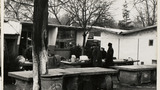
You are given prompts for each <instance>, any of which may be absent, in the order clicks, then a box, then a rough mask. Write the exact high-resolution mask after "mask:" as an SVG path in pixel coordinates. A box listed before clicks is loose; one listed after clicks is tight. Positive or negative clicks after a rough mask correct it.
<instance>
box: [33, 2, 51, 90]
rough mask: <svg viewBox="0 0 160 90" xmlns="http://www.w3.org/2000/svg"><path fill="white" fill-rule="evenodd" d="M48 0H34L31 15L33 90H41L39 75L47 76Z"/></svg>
mask: <svg viewBox="0 0 160 90" xmlns="http://www.w3.org/2000/svg"><path fill="white" fill-rule="evenodd" d="M47 25H48V0H34V15H33V53H32V54H33V55H32V56H33V90H41V80H40V75H41V74H47V73H48V71H47V68H46V62H47V59H48V57H47V56H48V53H47V46H48V39H47V37H48V31H47Z"/></svg>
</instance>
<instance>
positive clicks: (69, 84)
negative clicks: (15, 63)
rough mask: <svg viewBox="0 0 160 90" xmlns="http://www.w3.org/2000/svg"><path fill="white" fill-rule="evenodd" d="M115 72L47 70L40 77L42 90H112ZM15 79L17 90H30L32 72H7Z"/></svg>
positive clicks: (80, 69)
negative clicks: (45, 73)
mask: <svg viewBox="0 0 160 90" xmlns="http://www.w3.org/2000/svg"><path fill="white" fill-rule="evenodd" d="M115 73H117V70H114V69H107V68H100V67H93V68H66V69H49V73H48V74H47V75H42V76H41V85H42V90H97V89H98V88H99V89H102V90H113V83H112V78H111V76H112V75H113V74H115ZM8 75H9V76H10V77H13V78H15V80H16V88H17V90H32V87H33V76H32V71H18V72H9V73H8Z"/></svg>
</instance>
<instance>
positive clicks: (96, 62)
mask: <svg viewBox="0 0 160 90" xmlns="http://www.w3.org/2000/svg"><path fill="white" fill-rule="evenodd" d="M92 65H93V66H95V67H97V66H99V67H100V66H102V56H101V52H100V47H99V46H98V45H97V44H95V45H94V46H93V50H92Z"/></svg>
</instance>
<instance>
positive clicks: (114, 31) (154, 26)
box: [92, 25, 157, 35]
mask: <svg viewBox="0 0 160 90" xmlns="http://www.w3.org/2000/svg"><path fill="white" fill-rule="evenodd" d="M92 28H93V29H99V30H101V31H106V32H110V33H113V34H119V35H126V34H131V33H136V32H140V31H146V30H153V29H154V28H157V25H153V26H148V27H143V28H139V29H133V30H122V29H113V28H103V27H98V26H92Z"/></svg>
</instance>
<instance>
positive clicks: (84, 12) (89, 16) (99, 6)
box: [59, 0, 113, 54]
mask: <svg viewBox="0 0 160 90" xmlns="http://www.w3.org/2000/svg"><path fill="white" fill-rule="evenodd" d="M59 2H60V3H61V5H63V9H64V10H65V11H66V12H67V13H68V14H69V15H71V17H72V23H74V24H77V25H78V26H80V27H82V28H83V31H84V32H83V45H82V49H83V50H82V54H84V47H85V41H86V36H87V34H88V32H89V31H90V30H91V28H92V26H93V25H94V23H96V22H97V20H98V19H99V18H100V17H101V15H103V14H105V13H106V12H107V11H108V10H109V8H110V6H111V5H112V3H113V1H112V0H108V1H103V0H59Z"/></svg>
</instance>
